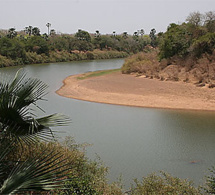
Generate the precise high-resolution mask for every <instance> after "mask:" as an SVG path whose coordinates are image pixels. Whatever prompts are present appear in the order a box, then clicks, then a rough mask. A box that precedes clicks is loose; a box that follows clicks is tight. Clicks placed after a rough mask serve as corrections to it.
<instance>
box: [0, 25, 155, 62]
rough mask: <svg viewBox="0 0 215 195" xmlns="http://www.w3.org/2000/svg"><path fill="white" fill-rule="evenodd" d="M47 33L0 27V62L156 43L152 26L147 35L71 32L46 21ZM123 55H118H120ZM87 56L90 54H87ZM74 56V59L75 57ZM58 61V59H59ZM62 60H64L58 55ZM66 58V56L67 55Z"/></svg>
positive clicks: (126, 49) (137, 48) (140, 32)
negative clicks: (62, 30)
mask: <svg viewBox="0 0 215 195" xmlns="http://www.w3.org/2000/svg"><path fill="white" fill-rule="evenodd" d="M46 26H47V28H48V34H47V33H44V34H41V33H40V29H39V28H38V27H33V26H28V27H25V28H24V30H22V31H19V32H17V31H16V29H15V28H10V29H9V30H1V31H0V65H1V66H4V64H7V62H8V61H7V60H10V62H11V61H13V63H14V64H15V65H16V64H31V63H35V62H36V63H37V61H38V62H41V61H40V60H32V58H36V57H35V55H39V56H37V58H41V57H42V58H44V59H46V60H45V61H44V62H52V61H53V62H54V60H52V59H50V56H51V57H53V55H52V54H53V53H55V56H56V53H58V54H59V53H61V52H63V55H65V53H66V55H67V56H70V54H72V53H73V54H74V53H76V54H77V53H87V52H93V51H94V50H100V51H117V52H123V53H126V54H133V53H137V52H140V51H143V49H144V48H145V46H146V45H152V46H153V47H155V46H156V40H155V37H156V35H155V34H156V31H155V29H152V30H151V32H150V35H145V34H144V30H143V29H141V30H138V31H136V32H134V34H133V35H129V34H128V33H127V32H123V33H122V34H117V33H116V32H115V31H113V33H111V34H106V35H102V34H101V33H100V32H99V30H96V31H95V33H89V32H87V31H85V30H81V29H79V30H78V31H77V32H76V33H75V34H58V33H56V31H55V30H54V29H51V30H50V26H51V24H50V23H47V25H46ZM124 56H125V55H122V57H124ZM87 58H88V59H91V58H92V56H90V55H89V56H88V57H87ZM75 60H77V59H75ZM59 61H60V60H59ZM62 61H65V60H63V59H62ZM68 61H69V59H68Z"/></svg>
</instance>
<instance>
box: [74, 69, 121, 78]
mask: <svg viewBox="0 0 215 195" xmlns="http://www.w3.org/2000/svg"><path fill="white" fill-rule="evenodd" d="M119 71H120V69H113V70H101V71H95V72H93V73H86V74H83V75H82V76H81V77H77V79H79V80H83V79H86V78H89V77H97V76H102V75H106V74H110V73H113V72H119Z"/></svg>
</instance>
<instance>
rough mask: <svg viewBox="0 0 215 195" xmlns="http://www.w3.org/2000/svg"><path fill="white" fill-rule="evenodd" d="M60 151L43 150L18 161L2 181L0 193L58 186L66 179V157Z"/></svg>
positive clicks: (43, 189) (47, 188)
mask: <svg viewBox="0 0 215 195" xmlns="http://www.w3.org/2000/svg"><path fill="white" fill-rule="evenodd" d="M61 157H62V155H61V153H59V152H47V151H44V152H43V154H40V156H36V157H35V158H33V159H29V160H27V161H25V162H24V163H20V164H19V165H18V166H17V167H16V168H15V169H14V170H12V171H11V174H10V175H9V177H8V178H7V180H5V181H4V183H3V185H2V187H1V188H0V194H14V193H18V192H23V191H46V190H52V189H54V188H55V187H60V186H61V185H62V182H63V181H65V180H67V177H66V176H68V172H69V170H68V168H67V164H66V163H65V161H66V159H64V160H61Z"/></svg>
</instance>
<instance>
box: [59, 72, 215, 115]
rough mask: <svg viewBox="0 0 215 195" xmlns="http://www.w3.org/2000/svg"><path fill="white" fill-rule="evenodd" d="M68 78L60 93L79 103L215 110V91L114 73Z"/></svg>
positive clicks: (186, 84)
mask: <svg viewBox="0 0 215 195" xmlns="http://www.w3.org/2000/svg"><path fill="white" fill-rule="evenodd" d="M78 76H80V75H74V76H69V77H67V78H66V79H65V80H64V85H63V86H62V87H61V89H59V90H58V91H57V94H59V95H61V96H64V97H68V98H74V99H79V100H86V101H93V102H100V103H108V104H118V105H127V106H140V107H150V108H168V109H189V110H210V111H215V89H209V88H206V87H204V88H199V87H196V86H195V85H193V84H190V83H182V82H172V81H160V80H157V79H148V78H143V77H135V76H134V75H126V74H121V73H120V72H115V73H111V74H107V75H103V76H97V77H91V78H86V79H84V80H78V79H77V77H78Z"/></svg>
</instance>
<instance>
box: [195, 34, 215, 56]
mask: <svg viewBox="0 0 215 195" xmlns="http://www.w3.org/2000/svg"><path fill="white" fill-rule="evenodd" d="M214 49H215V33H207V34H206V35H203V36H201V37H199V38H198V39H197V40H195V41H194V43H193V45H192V52H193V55H194V56H196V57H197V58H200V57H201V56H202V54H205V53H207V54H209V55H212V54H213V51H214Z"/></svg>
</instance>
